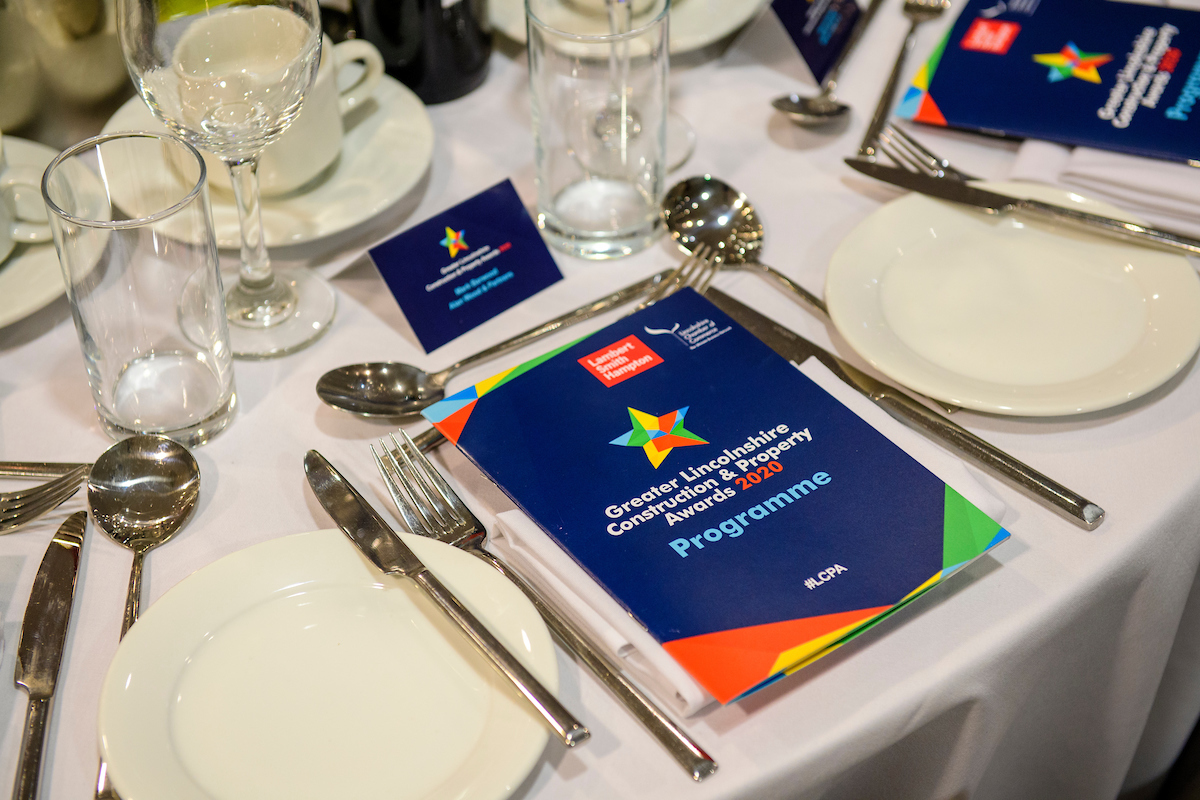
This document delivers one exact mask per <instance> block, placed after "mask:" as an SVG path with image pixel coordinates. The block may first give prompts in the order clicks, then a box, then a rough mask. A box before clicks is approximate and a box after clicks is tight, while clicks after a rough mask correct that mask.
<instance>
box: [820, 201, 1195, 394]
mask: <svg viewBox="0 0 1200 800" xmlns="http://www.w3.org/2000/svg"><path fill="white" fill-rule="evenodd" d="M973 185H978V186H980V187H981V188H990V189H993V190H995V191H1001V192H1007V193H1009V194H1023V195H1028V196H1035V195H1036V196H1037V199H1042V200H1048V201H1050V202H1059V203H1062V202H1063V201H1064V200H1066V201H1067V203H1068V205H1074V206H1076V207H1082V208H1084V209H1087V210H1091V211H1094V212H1096V213H1101V214H1106V215H1109V216H1116V217H1120V218H1123V219H1127V220H1129V221H1131V222H1139V223H1140V222H1142V220H1140V219H1139V218H1138V217H1137V216H1136V215H1134V214H1131V213H1130V212H1128V211H1126V210H1124V209H1119V208H1117V207H1115V206H1113V205H1111V204H1109V203H1106V202H1104V201H1101V200H1097V199H1095V198H1090V197H1087V196H1086V195H1084V194H1081V193H1079V192H1077V191H1075V190H1072V189H1065V188H1062V187H1058V186H1051V185H1047V184H1038V183H1032V182H1030V183H1025V182H1015V181H980V182H978V183H973ZM930 204H932V207H934V208H937V209H938V210H939V213H945V214H958V215H971V216H973V215H975V214H977V213H978V212H974V211H972V210H971V209H969V208H966V207H962V206H958V205H956V204H953V203H950V202H948V201H944V200H939V199H936V198H932V197H927V196H925V195H921V194H919V193H916V192H911V193H908V194H905V195H903V196H901V197H897V198H896V199H894V200H892V201H890V202H888V203H885V204H884V205H883V206H881V207H879V208H877V209H875V210H874V211H872V212H871V213H870V214H869V215H867V217H865V218H864V219H863V220H861V221H860V222H859V223H858V224H857V225H856V226H855V227H854V228H853V229H852V230H851V231H850V232H849V233H848V234H847V235H846V236H845V237H844V238H843V239H842V241H841V242H840V243H839V244H838V246H837V248H836V249H835V251H834V253H833V255H832V257H831V258H830V263H829V269H828V270H827V272H826V276H825V300H826V303H827V305H828V308H829V314H830V318H831V319H832V321H833V324H834V327H835V328H836V329H837V331H838V333H839V334H840V335H841V336H842V338H843V339H844V340H845V341H846V343H847V344H849V345H850V347H851V348H852V349H853V350H854V351H855V352H856V353H858V354H859V355H860V356H861V357H862V358H863V359H864V360H866V361H867V362H868V363H869V364H871V366H873V367H874V368H875V369H877V370H879V371H880V372H881V373H883V374H884V375H886V376H887V377H888V378H890V379H892V380H894V381H896V382H898V383H900V384H901V385H902V386H905V387H907V388H909V389H912V390H914V391H917V392H920V393H922V394H925V395H927V396H929V397H932V398H934V399H937V400H941V401H944V402H948V403H953V404H954V405H957V406H961V407H963V408H969V409H972V410H975V411H982V412H985V413H992V414H998V415H1003V416H1016V417H1061V416H1073V415H1078V414H1084V413H1089V412H1094V411H1102V410H1106V409H1110V408H1115V407H1118V406H1121V405H1123V404H1125V403H1128V402H1130V401H1133V400H1136V399H1137V398H1139V397H1142V396H1144V395H1146V394H1148V393H1150V392H1152V391H1153V390H1154V389H1156V388H1158V387H1159V386H1162V385H1163V384H1164V383H1166V382H1168V381H1169V380H1170V379H1171V378H1172V377H1174V376H1175V375H1176V374H1177V373H1178V372H1179V371H1180V370H1181V369H1183V368H1184V367H1185V366H1186V365H1187V363H1188V362H1189V361H1190V360H1191V359H1192V357H1193V356H1194V355H1195V353H1196V351H1197V349H1198V348H1200V276H1198V275H1197V274H1196V270H1195V269H1194V268H1193V267H1192V265H1191V264H1190V263H1189V262H1188V261H1187V259H1186V258H1184V257H1183V256H1182V255H1175V254H1173V253H1169V252H1165V251H1161V250H1153V249H1150V248H1138V249H1139V250H1142V251H1144V252H1145V253H1146V254H1147V258H1148V259H1149V260H1150V267H1149V268H1151V269H1155V270H1159V271H1162V274H1163V275H1165V276H1167V277H1166V278H1163V279H1173V278H1172V277H1171V276H1170V275H1168V273H1167V272H1166V271H1167V270H1175V271H1177V272H1178V279H1179V280H1181V281H1185V282H1186V283H1187V284H1188V285H1189V286H1190V287H1191V289H1190V290H1189V291H1190V293H1191V296H1190V297H1188V298H1182V299H1181V300H1180V303H1182V304H1188V303H1190V304H1191V305H1192V306H1193V307H1194V309H1195V310H1196V312H1197V313H1194V314H1191V315H1187V316H1183V315H1181V317H1180V319H1187V320H1190V322H1191V324H1190V328H1191V329H1190V331H1188V332H1187V333H1188V334H1190V335H1180V336H1179V337H1178V338H1177V340H1176V342H1175V343H1174V347H1173V350H1172V352H1174V353H1176V354H1177V355H1176V357H1174V358H1173V359H1163V358H1160V359H1159V360H1160V362H1161V365H1160V366H1159V367H1158V368H1157V369H1155V370H1152V371H1145V372H1142V373H1137V372H1130V373H1124V372H1122V371H1121V369H1120V367H1121V365H1122V364H1123V363H1125V361H1126V360H1127V359H1129V358H1130V357H1131V356H1132V355H1133V354H1136V353H1138V352H1139V351H1142V350H1146V349H1147V348H1148V339H1149V338H1150V334H1152V333H1153V332H1154V331H1153V328H1154V322H1155V321H1156V320H1157V319H1161V314H1162V313H1164V312H1163V311H1162V310H1160V309H1158V308H1156V307H1151V308H1150V309H1148V313H1147V320H1146V325H1145V328H1144V329H1143V333H1142V335H1141V337H1140V338H1139V340H1138V342H1137V344H1135V345H1134V347H1133V348H1132V349H1131V351H1130V352H1129V353H1127V354H1126V355H1125V356H1123V357H1122V358H1121V359H1120V360H1119V361H1118V362H1116V364H1114V365H1110V366H1109V367H1107V368H1105V369H1104V370H1101V371H1099V372H1098V373H1095V374H1093V375H1090V376H1085V377H1083V378H1079V379H1073V380H1070V381H1064V382H1062V383H1059V384H1049V385H1045V384H1044V385H1038V386H1030V387H1022V386H1015V385H1011V384H1003V383H997V382H992V381H985V380H983V379H978V378H972V377H969V376H965V375H961V374H959V373H955V372H954V371H953V370H951V369H949V368H945V367H941V366H940V365H932V368H931V369H930V370H928V372H936V373H940V375H939V377H938V379H937V380H934V379H931V378H930V376H929V374H926V371H924V370H922V371H917V370H916V369H915V368H913V367H911V366H910V367H908V368H907V369H906V368H905V363H906V362H907V363H908V364H910V365H911V364H913V363H915V362H916V361H917V360H919V361H922V362H925V363H926V364H932V362H929V361H928V359H926V358H924V357H923V356H921V355H920V354H919V353H916V352H915V351H912V350H911V348H909V347H908V346H907V345H906V344H904V343H903V342H902V341H900V340H899V337H896V341H897V342H898V343H899V345H900V347H901V348H902V349H903V350H906V351H909V352H910V353H911V359H901V360H900V361H899V362H897V360H896V359H894V358H891V357H890V355H889V354H888V353H882V354H881V353H880V352H879V351H878V348H874V347H872V341H871V339H872V337H871V336H869V335H868V334H867V333H865V332H864V331H863V330H861V329H863V328H864V326H862V325H861V324H859V322H858V321H856V318H854V317H850V316H849V314H850V311H849V309H850V307H851V305H852V304H853V305H854V306H856V307H861V306H860V305H859V304H860V303H861V302H862V300H861V299H858V300H855V301H850V300H847V298H845V297H843V294H842V292H843V289H845V288H846V286H847V285H848V283H849V281H843V280H842V279H843V277H844V276H843V273H845V272H848V271H850V270H851V269H854V268H855V264H857V263H858V259H857V258H856V257H855V256H854V254H853V251H854V249H855V248H856V247H859V246H860V245H856V244H855V242H856V241H862V240H865V239H867V238H869V237H867V236H866V234H867V233H868V232H870V233H871V234H872V236H875V237H878V236H879V235H880V232H879V230H878V227H879V226H880V225H882V224H885V222H884V221H886V223H887V224H889V225H890V226H891V230H890V231H889V235H891V236H893V237H894V238H898V237H900V236H901V235H903V234H902V233H901V232H899V229H900V226H899V225H897V223H896V222H895V221H894V220H891V219H888V217H889V216H894V215H897V214H905V213H909V206H912V205H924V206H926V208H924V209H923V210H921V211H920V212H919V213H920V214H921V218H922V219H923V220H927V219H928V218H929V206H930ZM1114 246H1118V247H1120V246H1124V247H1136V245H1130V244H1123V245H1122V244H1120V243H1114ZM1168 262H1174V266H1171V265H1169V264H1168ZM887 263H890V262H879V263H876V264H875V265H873V266H872V267H871V269H872V270H874V271H875V272H876V273H877V274H880V275H881V274H882V272H883V270H884V269H885V268H886V266H887ZM862 292H863V290H862V289H861V288H859V289H857V290H853V289H852V290H851V291H850V292H848V293H849V294H854V293H857V294H859V295H860V296H861V295H862ZM877 296H878V295H877V293H876V297H877ZM870 302H875V300H872V301H870ZM1156 313H1158V314H1159V315H1160V316H1159V317H1156V316H1155V314H1156ZM884 327H886V326H884ZM893 335H894V334H893ZM1169 343H1170V342H1169ZM1160 344H1161V343H1160ZM1150 349H1154V348H1153V347H1152V346H1150ZM1184 353H1186V355H1184ZM1106 378H1107V381H1108V382H1109V383H1110V386H1109V388H1107V389H1106V390H1105V389H1103V387H1101V388H1100V389H1097V388H1095V387H1091V386H1089V385H1088V384H1095V383H1096V382H1098V381H1100V382H1102V383H1103V381H1104V380H1105V379H1106ZM955 384H957V389H954V388H953V387H954V385H955ZM947 386H950V387H952V388H947ZM1051 390H1053V391H1051ZM1001 395H1003V396H1001Z"/></svg>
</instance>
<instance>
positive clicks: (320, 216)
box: [6, 75, 433, 248]
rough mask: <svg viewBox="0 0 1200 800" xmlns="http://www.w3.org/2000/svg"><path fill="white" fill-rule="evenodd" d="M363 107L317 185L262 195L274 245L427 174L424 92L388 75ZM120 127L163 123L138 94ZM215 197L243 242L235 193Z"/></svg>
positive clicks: (223, 234)
mask: <svg viewBox="0 0 1200 800" xmlns="http://www.w3.org/2000/svg"><path fill="white" fill-rule="evenodd" d="M372 101H373V102H372ZM363 108H364V109H365V112H364V111H361V110H358V111H354V112H351V114H350V115H349V116H348V118H347V122H348V123H350V124H353V127H352V128H350V129H349V130H347V131H346V135H345V138H343V139H342V154H341V155H340V156H339V157H338V160H337V161H336V162H334V164H333V165H332V167H331V168H330V169H329V170H327V171H326V172H325V173H324V174H323V175H321V176H320V177H318V178H317V179H316V183H315V185H308V186H306V187H303V188H302V189H299V190H297V191H295V192H292V193H290V194H285V195H279V196H277V197H264V198H263V200H262V216H263V228H264V236H265V237H266V242H267V246H268V247H278V246H280V245H292V244H303V243H305V242H312V241H316V240H317V239H321V238H324V237H326V236H332V235H333V234H336V233H341V232H342V231H345V230H349V229H350V228H353V227H354V226H356V225H359V224H361V223H363V222H366V221H367V220H369V219H371V217H373V216H375V215H376V214H378V213H379V212H381V211H383V210H384V209H386V208H388V207H389V206H391V205H392V204H393V203H395V202H396V201H398V200H399V199H400V198H402V197H403V196H404V195H405V194H407V193H408V191H409V190H410V189H412V188H413V187H414V186H416V184H417V182H418V181H420V179H421V176H422V175H424V174H425V170H426V169H427V168H428V166H429V162H430V161H431V160H432V158H433V123H432V122H431V121H430V119H429V113H428V112H427V111H426V110H425V106H424V104H423V103H422V102H421V101H420V99H418V98H417V96H416V95H415V94H413V93H412V92H411V91H410V90H409V89H408V88H407V87H406V86H404V85H403V84H401V83H399V82H398V81H396V80H395V79H394V78H391V77H390V76H388V75H384V76H383V79H382V80H381V81H380V83H379V88H378V89H377V90H376V91H375V94H374V95H373V96H372V100H368V101H366V102H365V103H364V104H363ZM120 130H154V131H161V130H164V127H163V125H162V123H160V122H159V121H158V120H157V119H155V118H154V116H153V115H152V114H151V113H150V110H149V109H148V108H146V103H145V101H144V100H142V98H141V97H140V96H137V97H132V98H130V99H129V101H128V102H126V103H125V104H124V105H123V106H121V108H120V109H118V110H117V113H116V114H113V116H112V118H111V119H109V121H108V122H107V123H105V125H104V132H105V133H111V132H113V131H120ZM6 141H7V139H6ZM164 168H165V167H164ZM209 197H210V199H211V202H212V210H213V223H214V225H215V226H216V233H217V244H218V245H219V246H220V247H224V248H238V247H240V246H241V232H240V229H239V227H238V217H237V207H236V206H235V205H234V202H233V195H232V193H229V192H226V191H224V190H219V189H215V188H214V189H213V190H212V191H210V192H209Z"/></svg>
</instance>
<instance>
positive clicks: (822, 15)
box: [771, 0, 862, 84]
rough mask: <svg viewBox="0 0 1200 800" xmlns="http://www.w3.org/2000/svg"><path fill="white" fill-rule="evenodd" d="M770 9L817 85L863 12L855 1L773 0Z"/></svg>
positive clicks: (844, 45) (840, 50)
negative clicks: (801, 0) (800, 0)
mask: <svg viewBox="0 0 1200 800" xmlns="http://www.w3.org/2000/svg"><path fill="white" fill-rule="evenodd" d="M771 10H772V11H774V12H775V16H776V17H778V18H779V21H780V23H782V24H783V28H784V30H786V31H787V34H788V37H789V38H790V39H791V40H792V43H793V44H795V45H796V49H797V50H798V51H799V52H800V57H801V58H802V59H804V64H805V66H807V67H808V71H809V72H810V73H811V74H812V77H813V82H814V83H817V84H820V83H821V82H822V81H824V80H825V76H826V75H828V74H829V69H830V67H832V66H833V62H834V61H836V60H837V57H838V55H839V54H840V53H841V52H842V50H843V49H844V48H845V47H846V44H847V42H848V41H849V39H850V32H851V31H852V30H853V29H854V23H856V22H858V18H859V17H860V16H861V15H862V12H861V10H860V9H859V7H858V3H857V2H856V1H855V0H804V2H798V0H774V2H773V3H771Z"/></svg>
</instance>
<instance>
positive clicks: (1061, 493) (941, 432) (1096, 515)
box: [705, 288, 1104, 530]
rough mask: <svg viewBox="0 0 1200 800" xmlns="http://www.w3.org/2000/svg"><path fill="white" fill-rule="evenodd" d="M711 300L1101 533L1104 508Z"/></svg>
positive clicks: (722, 299)
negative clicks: (1098, 527) (1099, 528)
mask: <svg viewBox="0 0 1200 800" xmlns="http://www.w3.org/2000/svg"><path fill="white" fill-rule="evenodd" d="M705 297H707V298H708V299H709V300H711V301H712V303H713V305H715V306H716V307H717V308H719V309H721V310H722V311H724V312H725V313H726V314H728V315H729V316H731V317H733V318H734V319H735V320H737V322H738V323H739V324H741V325H742V327H744V328H746V330H748V331H750V332H751V333H753V334H754V335H755V336H757V337H758V338H759V339H761V340H762V342H763V343H764V344H766V345H767V346H768V347H770V348H771V349H772V350H774V351H775V352H776V353H779V355H781V356H783V357H784V358H786V359H788V360H789V361H792V362H795V363H796V364H801V363H803V362H804V361H805V360H807V359H808V358H810V357H812V358H816V359H817V360H818V361H820V362H821V363H822V364H824V365H825V366H826V367H828V368H829V370H830V372H832V373H833V374H834V375H836V376H837V377H838V378H840V379H841V380H843V381H845V382H846V383H848V384H850V385H851V386H852V387H854V388H855V389H857V390H858V391H860V392H862V393H863V394H865V395H866V396H867V397H869V398H870V399H871V400H873V401H874V402H875V404H876V405H878V406H881V407H882V408H883V409H884V410H885V411H887V412H888V413H889V414H891V415H892V416H893V417H896V418H897V419H899V420H901V421H902V422H905V423H907V424H908V425H910V426H912V427H914V428H917V429H918V430H920V431H922V432H923V433H925V434H926V435H928V436H931V437H933V438H935V439H938V440H939V441H941V442H942V443H943V444H945V445H946V446H947V447H949V448H951V449H952V450H955V451H957V452H958V453H959V454H961V455H963V456H965V457H967V458H969V459H971V460H972V461H974V462H975V463H977V464H979V465H980V466H983V467H985V468H986V469H987V470H988V471H990V472H992V473H995V474H996V475H998V476H1000V477H1001V478H1003V479H1005V480H1006V481H1008V482H1009V483H1011V484H1012V485H1014V486H1016V487H1017V488H1018V489H1021V490H1023V491H1025V492H1027V493H1029V494H1031V495H1033V496H1034V497H1035V498H1037V499H1038V500H1041V501H1042V502H1044V503H1047V504H1049V505H1050V506H1051V507H1052V508H1054V509H1055V510H1056V511H1059V512H1061V513H1062V514H1064V515H1066V516H1067V517H1070V518H1071V519H1072V520H1074V521H1075V522H1078V523H1080V524H1082V525H1083V527H1085V528H1087V529H1088V530H1093V529H1095V528H1096V526H1097V525H1099V524H1100V523H1101V522H1102V521H1103V520H1104V509H1103V508H1101V507H1100V506H1098V505H1096V504H1095V503H1093V502H1091V501H1090V500H1088V499H1086V498H1084V497H1083V496H1081V495H1079V494H1077V493H1075V492H1073V491H1071V490H1070V489H1068V488H1067V487H1065V486H1063V485H1062V484H1061V483H1058V482H1057V481H1055V480H1052V479H1051V478H1048V477H1046V476H1045V475H1043V474H1042V473H1040V472H1038V471H1037V470H1035V469H1034V468H1033V467H1030V466H1028V465H1027V464H1024V463H1022V462H1020V461H1018V460H1017V459H1015V458H1013V457H1012V456H1010V455H1009V454H1008V453H1005V452H1004V451H1003V450H1000V449H999V448H997V447H995V446H994V445H991V444H989V443H987V442H985V441H984V440H983V439H980V438H979V437H978V436H976V435H975V434H973V433H971V432H970V431H968V430H967V429H966V428H964V427H962V426H961V425H957V424H955V423H953V422H951V421H950V420H948V419H946V418H945V417H943V416H942V415H941V414H938V413H937V412H936V411H933V410H932V409H929V408H926V407H925V406H923V405H921V404H920V403H918V402H917V401H916V400H913V399H912V398H911V397H909V396H908V395H907V394H905V393H904V392H901V391H900V390H898V389H896V388H894V387H892V386H889V385H888V384H886V383H884V382H883V381H881V380H877V379H876V378H873V377H871V376H870V375H868V374H866V373H865V372H863V371H862V370H860V369H858V368H856V367H854V366H851V365H850V364H847V363H846V362H845V361H843V360H842V359H840V358H838V357H837V356H835V355H833V354H832V353H830V352H829V351H828V350H824V349H822V348H820V347H818V346H817V345H815V344H813V343H812V342H810V341H808V340H807V339H805V338H804V337H803V336H801V335H800V334H798V333H796V332H795V331H792V330H789V329H788V328H785V327H784V326H782V325H780V324H779V323H777V322H775V321H774V320H772V319H770V318H768V317H766V316H763V315H762V314H760V313H759V312H757V311H755V310H754V309H752V308H750V307H749V306H747V305H744V304H742V303H739V302H738V301H737V300H734V299H733V298H732V297H730V296H729V295H727V294H725V293H724V292H722V291H720V290H719V289H713V288H709V289H708V291H707V292H705Z"/></svg>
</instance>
